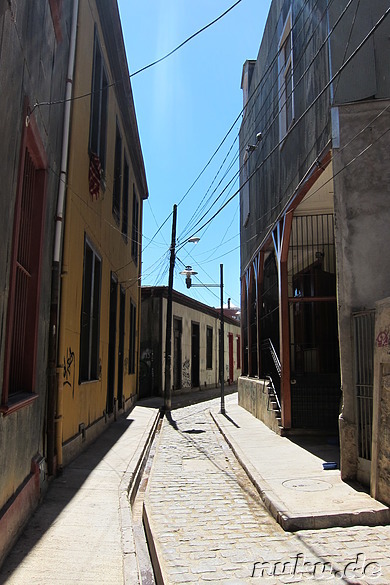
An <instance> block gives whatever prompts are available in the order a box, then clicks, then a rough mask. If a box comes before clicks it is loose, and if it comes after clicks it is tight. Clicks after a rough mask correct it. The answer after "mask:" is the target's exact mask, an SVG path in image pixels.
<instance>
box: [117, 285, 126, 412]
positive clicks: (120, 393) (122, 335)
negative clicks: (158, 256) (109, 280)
mask: <svg viewBox="0 0 390 585" xmlns="http://www.w3.org/2000/svg"><path fill="white" fill-rule="evenodd" d="M125 307H126V293H125V291H124V290H123V288H122V287H121V288H120V292H119V347H118V408H123V359H124V355H123V354H124V349H125Z"/></svg>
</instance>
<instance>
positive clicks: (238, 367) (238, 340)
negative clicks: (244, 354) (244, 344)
mask: <svg viewBox="0 0 390 585" xmlns="http://www.w3.org/2000/svg"><path fill="white" fill-rule="evenodd" d="M236 339H237V369H238V370H239V369H240V368H241V337H240V336H239V335H237V338H236Z"/></svg>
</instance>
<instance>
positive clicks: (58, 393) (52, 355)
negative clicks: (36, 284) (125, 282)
mask: <svg viewBox="0 0 390 585" xmlns="http://www.w3.org/2000/svg"><path fill="white" fill-rule="evenodd" d="M78 11H79V0H73V12H72V25H71V34H70V42H69V61H68V75H67V79H66V90H65V106H64V126H63V137H62V155H61V169H60V180H59V188H58V199H57V215H56V224H55V234H54V251H53V263H52V287H51V307H50V338H49V375H48V417H47V419H48V421H47V459H48V472H49V475H53V474H54V472H55V453H56V454H57V468H58V469H60V468H61V467H62V407H63V402H62V373H63V372H62V368H61V367H60V366H58V367H57V353H58V339H59V323H58V313H59V290H60V273H61V271H60V266H61V261H62V258H61V246H62V239H63V215H64V207H65V196H66V182H67V180H66V179H67V170H68V150H69V136H70V114H71V101H70V100H71V98H72V90H73V74H74V64H75V55H76V38H77V20H78Z"/></svg>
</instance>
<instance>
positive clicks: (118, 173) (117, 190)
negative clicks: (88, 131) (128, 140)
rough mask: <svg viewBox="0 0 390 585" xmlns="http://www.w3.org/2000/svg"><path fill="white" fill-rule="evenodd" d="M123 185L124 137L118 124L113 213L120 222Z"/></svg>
mask: <svg viewBox="0 0 390 585" xmlns="http://www.w3.org/2000/svg"><path fill="white" fill-rule="evenodd" d="M121 186H122V137H121V134H120V132H119V128H118V124H117V125H116V137H115V160H114V186H113V190H112V215H113V216H114V218H115V221H116V222H117V223H118V224H119V217H120V205H121Z"/></svg>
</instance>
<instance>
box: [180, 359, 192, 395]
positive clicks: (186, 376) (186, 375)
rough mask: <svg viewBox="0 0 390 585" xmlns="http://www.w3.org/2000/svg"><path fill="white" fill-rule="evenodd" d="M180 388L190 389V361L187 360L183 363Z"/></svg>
mask: <svg viewBox="0 0 390 585" xmlns="http://www.w3.org/2000/svg"><path fill="white" fill-rule="evenodd" d="M182 387H183V388H190V387H191V373H190V360H189V359H186V360H185V361H184V362H183V367H182Z"/></svg>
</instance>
